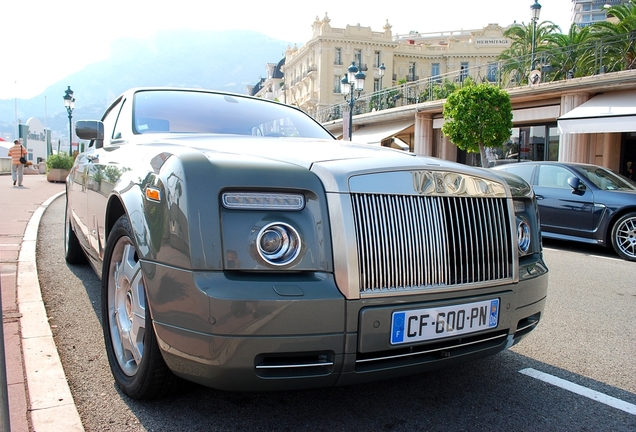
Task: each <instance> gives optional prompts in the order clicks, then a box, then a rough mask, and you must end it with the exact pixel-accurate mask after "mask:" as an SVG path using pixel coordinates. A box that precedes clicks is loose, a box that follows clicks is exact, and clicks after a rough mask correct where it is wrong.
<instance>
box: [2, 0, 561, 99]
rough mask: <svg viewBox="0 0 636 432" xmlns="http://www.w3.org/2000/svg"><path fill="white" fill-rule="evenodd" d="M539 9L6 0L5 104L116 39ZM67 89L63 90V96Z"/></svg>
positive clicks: (448, 19) (525, 13) (463, 20)
mask: <svg viewBox="0 0 636 432" xmlns="http://www.w3.org/2000/svg"><path fill="white" fill-rule="evenodd" d="M533 3H534V0H481V1H475V0H446V1H437V0H436V1H433V0H418V1H414V2H402V3H392V2H386V1H383V2H375V1H372V0H367V1H366V2H365V1H363V2H360V1H356V2H353V1H352V2H348V3H347V2H345V1H343V0H338V1H336V0H321V1H315V2H290V1H286V0H282V1H276V0H273V1H269V2H268V1H263V0H259V1H255V0H239V1H237V2H236V3H235V2H233V1H229V2H220V1H214V2H201V1H200V0H179V1H177V2H170V3H168V2H165V1H161V0H108V1H106V2H105V1H103V0H100V1H95V0H31V1H29V2H26V3H25V2H18V1H5V2H4V4H3V6H2V18H0V30H1V32H2V42H1V43H0V99H15V98H18V99H30V98H32V97H35V96H37V95H39V94H40V93H42V92H43V91H44V90H45V89H46V88H47V87H48V86H49V85H51V84H53V83H55V82H57V81H59V80H61V79H63V78H65V77H67V76H69V75H70V74H72V73H75V72H78V71H80V70H82V69H83V68H84V66H86V65H89V64H91V63H95V62H98V61H100V60H103V59H105V58H107V57H108V55H109V50H110V45H111V42H113V41H114V40H116V39H119V38H123V37H135V38H149V37H151V36H152V35H154V34H155V33H156V32H157V31H160V30H162V29H182V28H183V29H197V30H216V31H221V30H252V31H257V32H260V33H263V34H265V35H267V36H270V37H273V38H275V39H280V40H283V41H286V42H291V43H296V44H298V45H299V46H300V45H302V44H304V43H305V42H306V41H307V40H309V38H310V37H311V25H312V23H313V22H314V20H315V19H316V17H318V18H320V19H322V18H323V17H324V16H325V14H327V15H328V16H329V18H330V19H331V26H332V27H337V28H344V27H346V26H347V25H357V24H360V25H361V26H363V27H371V29H372V30H373V31H382V29H383V26H384V24H385V23H386V22H387V20H388V22H389V24H391V26H392V29H391V30H392V32H393V35H396V34H406V33H409V32H410V31H418V32H420V33H429V32H442V31H452V30H472V29H481V28H483V27H485V26H487V25H488V24H499V25H501V26H502V27H505V26H507V25H509V24H512V23H513V22H515V21H516V22H523V23H528V22H529V21H530V18H531V12H530V6H531V5H532V4H533ZM539 3H540V4H541V6H542V8H541V17H540V20H539V21H552V22H554V23H555V24H557V25H559V26H560V27H561V30H562V31H563V32H567V30H568V28H569V26H570V22H571V6H572V1H571V0H540V1H539ZM343 6H348V7H344V8H343ZM356 10H359V11H356ZM272 61H277V59H272ZM263 67H265V65H263ZM261 75H262V71H260V70H258V71H254V77H255V79H257V78H258V77H259V76H261ZM72 84H73V83H68V85H71V86H72ZM63 91H64V88H62V89H60V97H61V96H62V95H63Z"/></svg>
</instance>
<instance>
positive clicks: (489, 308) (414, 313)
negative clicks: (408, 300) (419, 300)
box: [391, 299, 499, 345]
mask: <svg viewBox="0 0 636 432" xmlns="http://www.w3.org/2000/svg"><path fill="white" fill-rule="evenodd" d="M498 321H499V299H493V300H485V301H480V302H475V303H467V304H461V305H455V306H443V307H437V308H428V309H414V310H407V311H398V312H393V316H392V322H391V345H399V344H404V343H412V342H420V341H427V340H433V339H439V338H445V337H452V336H457V335H464V334H468V333H474V332H478V331H480V330H486V329H490V328H495V327H497V323H498Z"/></svg>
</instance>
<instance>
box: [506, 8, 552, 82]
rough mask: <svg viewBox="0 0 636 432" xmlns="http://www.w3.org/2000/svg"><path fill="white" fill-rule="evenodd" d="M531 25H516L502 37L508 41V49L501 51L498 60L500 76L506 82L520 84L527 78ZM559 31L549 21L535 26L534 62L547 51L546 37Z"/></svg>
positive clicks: (529, 60) (530, 50)
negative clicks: (511, 81)
mask: <svg viewBox="0 0 636 432" xmlns="http://www.w3.org/2000/svg"><path fill="white" fill-rule="evenodd" d="M533 27H534V26H533V25H532V24H528V25H526V24H524V23H522V24H516V25H513V26H511V27H510V28H508V29H507V30H506V31H505V32H504V36H505V37H507V38H508V39H510V41H511V42H510V47H509V48H507V49H505V50H503V51H502V52H501V54H500V55H499V57H497V59H498V60H500V61H501V62H502V63H501V72H502V75H504V76H505V77H507V80H513V81H515V82H517V83H521V82H522V81H524V80H525V78H527V77H528V74H529V72H530V62H531V56H532V33H533V31H534V28H533ZM560 31H561V29H560V28H559V26H558V25H556V24H554V23H553V22H551V21H543V22H541V23H539V24H538V25H537V31H536V40H535V42H534V43H535V47H536V49H535V61H536V60H537V59H539V58H540V56H541V54H542V52H543V51H545V50H546V49H548V46H547V44H546V42H545V39H546V36H548V35H550V34H553V33H559V32H560Z"/></svg>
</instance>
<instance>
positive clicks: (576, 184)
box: [568, 177, 585, 193]
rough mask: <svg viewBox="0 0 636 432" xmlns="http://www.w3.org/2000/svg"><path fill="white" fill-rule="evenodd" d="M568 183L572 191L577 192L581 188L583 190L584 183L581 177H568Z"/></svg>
mask: <svg viewBox="0 0 636 432" xmlns="http://www.w3.org/2000/svg"><path fill="white" fill-rule="evenodd" d="M568 184H569V185H570V187H571V188H572V189H573V191H572V193H578V192H580V191H582V190H585V185H584V184H583V183H581V179H580V178H578V177H570V178H568Z"/></svg>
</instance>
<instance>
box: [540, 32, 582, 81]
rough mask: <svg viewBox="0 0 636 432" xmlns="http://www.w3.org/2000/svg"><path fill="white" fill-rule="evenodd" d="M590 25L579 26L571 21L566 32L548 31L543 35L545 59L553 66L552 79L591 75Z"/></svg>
mask: <svg viewBox="0 0 636 432" xmlns="http://www.w3.org/2000/svg"><path fill="white" fill-rule="evenodd" d="M590 37H591V34H590V27H589V26H588V27H579V26H578V25H576V24H574V23H572V25H571V26H570V30H569V31H568V33H567V34H562V33H550V34H547V35H545V36H544V41H545V50H546V51H545V54H546V60H547V61H548V63H549V64H550V65H551V66H552V67H553V72H552V73H551V74H552V77H551V78H552V80H561V79H566V78H568V75H569V77H570V78H574V77H580V76H586V75H592V74H593V70H589V62H588V60H589V58H590V52H592V58H593V57H594V55H593V50H594V45H591V44H590V43H589V40H590Z"/></svg>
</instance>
